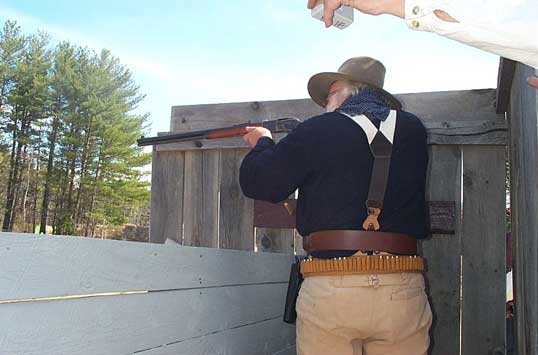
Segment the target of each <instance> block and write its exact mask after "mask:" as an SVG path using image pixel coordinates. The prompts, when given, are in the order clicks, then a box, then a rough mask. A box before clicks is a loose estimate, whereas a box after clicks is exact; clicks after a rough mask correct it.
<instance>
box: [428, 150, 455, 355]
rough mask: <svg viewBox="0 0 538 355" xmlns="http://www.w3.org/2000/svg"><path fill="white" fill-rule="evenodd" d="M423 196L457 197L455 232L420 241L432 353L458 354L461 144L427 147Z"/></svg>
mask: <svg viewBox="0 0 538 355" xmlns="http://www.w3.org/2000/svg"><path fill="white" fill-rule="evenodd" d="M429 158H430V159H429V166H428V181H427V190H426V198H428V199H444V200H450V199H453V200H455V201H456V204H455V208H456V213H455V215H456V216H458V217H457V218H456V220H455V229H456V234H455V235H447V234H435V235H432V236H431V237H429V238H428V239H426V240H422V241H421V242H420V243H419V248H420V249H421V253H422V255H423V256H424V258H425V259H426V263H427V272H426V274H425V278H426V283H427V289H428V295H429V300H430V304H431V308H432V311H433V315H434V321H433V325H432V329H431V331H430V334H431V335H432V339H431V342H432V345H431V354H432V355H446V354H458V353H459V346H460V328H459V324H460V273H461V267H460V264H461V263H460V254H461V218H459V216H460V212H461V201H460V191H461V186H460V185H461V184H460V181H461V179H460V176H461V154H460V148H458V147H454V146H435V147H431V148H430V152H429Z"/></svg>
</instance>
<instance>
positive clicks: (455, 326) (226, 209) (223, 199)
mask: <svg viewBox="0 0 538 355" xmlns="http://www.w3.org/2000/svg"><path fill="white" fill-rule="evenodd" d="M495 96H496V93H495V90H471V91H454V92H439V93H419V94H403V95H398V97H399V98H400V99H401V100H402V102H403V104H404V108H405V109H406V110H408V111H410V112H413V113H415V114H416V115H417V116H419V117H420V118H422V119H423V121H424V122H425V125H426V128H427V130H428V141H429V144H430V148H429V149H430V167H429V172H428V174H429V178H428V186H427V199H428V200H430V201H455V202H456V233H455V234H450V235H449V234H446V235H443V234H435V235H433V236H431V237H430V238H428V239H427V240H425V241H423V242H422V243H421V246H420V247H421V249H422V253H423V255H424V256H425V257H426V258H427V259H428V261H427V263H428V270H427V273H426V278H427V282H428V291H429V295H430V301H431V303H432V308H433V312H434V326H433V328H432V348H431V354H433V355H446V354H457V353H459V352H460V349H461V350H462V354H464V355H474V354H482V353H484V354H488V353H490V354H495V353H496V352H498V351H499V349H503V347H504V344H505V339H504V328H505V325H504V301H505V300H504V297H505V296H504V292H505V290H504V286H505V282H504V268H503V267H501V265H503V263H504V252H505V244H504V235H505V230H504V224H503V222H504V198H505V197H504V174H505V169H504V159H505V157H504V152H505V146H506V143H507V124H506V120H505V117H504V115H503V114H497V113H496V112H495V99H496V97H495ZM319 113H321V110H320V108H319V107H317V106H316V105H315V104H313V103H312V102H311V101H310V100H288V101H274V102H254V103H234V104H216V105H199V106H183V107H181V106H178V107H174V108H173V110H172V122H171V131H173V132H185V131H190V130H198V129H207V128H210V127H215V128H216V127H223V126H227V125H233V124H238V123H242V122H245V121H248V120H251V121H253V122H259V121H262V120H264V119H276V118H281V117H289V116H292V117H298V118H300V119H305V118H308V117H310V116H313V115H316V114H319ZM278 138H280V137H278ZM245 148H247V146H246V145H245V144H244V142H243V141H242V140H241V139H228V140H218V141H200V142H187V143H171V144H165V145H160V146H158V147H157V149H156V151H155V153H154V154H155V155H154V159H155V158H157V159H158V160H159V154H161V153H165V152H169V153H174V154H176V155H178V156H181V155H184V156H185V157H186V158H185V159H186V161H190V160H189V159H193V161H192V162H191V163H189V164H191V165H196V166H199V165H200V164H201V163H200V162H199V161H198V162H197V163H195V162H194V161H195V160H196V159H198V160H200V159H203V157H202V155H200V152H217V151H218V152H220V153H219V155H220V158H216V159H220V163H219V164H217V163H215V164H214V168H213V169H217V168H216V166H218V167H219V169H220V170H219V172H218V173H216V172H215V173H211V175H212V176H219V179H220V184H219V191H218V192H217V194H218V195H219V196H220V198H218V201H219V203H220V206H219V207H218V208H219V211H218V213H217V215H218V216H219V221H218V224H219V227H218V228H217V229H218V231H217V235H218V245H219V246H220V247H225V248H235V249H246V250H252V248H253V247H255V248H256V249H257V250H258V251H269V252H281V253H293V252H294V251H296V252H297V253H302V248H301V238H300V236H298V235H297V234H296V233H294V232H292V231H291V230H285V229H280V230H279V229H270V228H256V230H253V229H249V228H250V227H251V226H252V224H251V225H250V226H249V225H248V223H246V222H247V221H248V220H251V218H252V215H251V213H252V202H251V201H249V200H248V199H245V198H243V197H242V195H241V191H240V188H239V185H238V182H237V171H238V170H237V168H238V167H239V164H240V159H241V158H242V157H243V156H244V154H245V152H246V151H247V150H245ZM193 152H195V153H198V154H197V155H193V156H192V158H187V156H189V155H191V154H192V153H193ZM214 154H215V155H216V153H214ZM165 163H166V162H164V161H163V164H165ZM159 164H161V163H160V162H157V165H159ZM198 170H199V169H198ZM191 174H192V175H196V174H198V175H199V172H196V170H192V171H189V170H185V181H189V179H192V178H191V177H190V176H189V175H191ZM156 179H160V178H156ZM194 180H195V181H201V180H202V179H200V178H194ZM212 181H213V183H212V185H211V186H215V183H214V180H212ZM201 184H202V187H201V189H202V190H203V188H204V187H203V186H204V184H205V182H202V183H201ZM189 186H191V185H189ZM153 188H155V187H153ZM156 188H157V189H160V188H165V189H168V188H169V187H168V186H166V185H161V186H157V187H156ZM198 188H200V187H198ZM189 190H190V191H189V192H187V190H186V191H185V194H186V195H187V194H189V193H191V191H195V190H194V189H192V188H191V187H189ZM199 191H200V190H198V191H197V192H195V193H194V196H199ZM203 191H204V192H203V193H202V196H205V190H203ZM212 191H213V192H212V194H215V192H214V188H213V190H212ZM158 194H159V195H161V196H163V195H166V196H169V195H172V194H173V193H172V192H170V193H162V192H159V193H158ZM193 199H196V197H191V198H190V200H185V199H184V200H183V202H182V206H184V208H191V207H190V206H191V205H190V202H186V201H192V200H193ZM214 200H215V199H214ZM196 203H198V204H199V203H200V201H198V202H195V205H196ZM178 208H179V207H178ZM194 208H199V207H193V209H194ZM154 210H156V211H161V210H162V208H160V207H158V208H156V209H154V208H153V207H152V211H154ZM188 213H190V212H187V214H188ZM191 214H192V213H191ZM185 215H186V214H185V212H184V216H185ZM189 218H190V217H189ZM183 219H184V220H185V218H183ZM223 219H224V220H223ZM155 220H156V221H157V220H159V218H158V217H157V218H156V219H155ZM198 220H199V221H206V219H204V218H201V217H198ZM152 221H153V220H152ZM192 223H193V224H198V223H194V222H192ZM185 226H186V224H185ZM187 229H188V228H186V227H185V235H186V233H187ZM156 230H160V228H159V227H157V228H156ZM249 233H254V236H253V235H252V234H249ZM239 235H241V236H242V239H234V240H232V239H230V236H232V237H236V236H239ZM184 238H185V237H184ZM202 239H203V240H205V241H203V242H200V243H199V244H200V245H206V246H214V245H215V243H213V244H204V243H208V242H207V240H206V239H205V238H203V237H201V238H198V239H197V240H202ZM152 240H155V241H158V240H162V237H160V236H156V237H155V238H152ZM190 240H191V239H188V238H185V239H184V241H185V243H186V244H189V245H198V244H192V242H191V241H190ZM462 273H463V277H462ZM460 312H462V313H461V314H462V316H460ZM460 330H463V334H460Z"/></svg>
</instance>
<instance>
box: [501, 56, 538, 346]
mask: <svg viewBox="0 0 538 355" xmlns="http://www.w3.org/2000/svg"><path fill="white" fill-rule="evenodd" d="M533 74H534V75H538V74H537V73H536V71H535V70H533V69H532V68H530V67H528V66H524V65H521V64H518V65H517V67H516V70H515V75H514V82H513V85H512V93H511V98H510V107H509V115H508V119H509V124H510V175H511V204H510V205H511V209H512V214H511V216H512V252H513V257H514V298H515V307H516V313H517V317H516V318H515V322H516V336H517V353H518V354H520V355H531V354H536V353H538V272H537V270H538V202H537V201H538V164H536V162H537V161H538V91H537V90H533V89H531V88H529V87H528V85H527V83H526V78H527V77H528V76H530V75H533Z"/></svg>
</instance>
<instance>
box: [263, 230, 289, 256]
mask: <svg viewBox="0 0 538 355" xmlns="http://www.w3.org/2000/svg"><path fill="white" fill-rule="evenodd" d="M293 243H294V230H293V229H280V228H256V245H257V248H258V252H266V253H284V254H293Z"/></svg>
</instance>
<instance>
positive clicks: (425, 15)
mask: <svg viewBox="0 0 538 355" xmlns="http://www.w3.org/2000/svg"><path fill="white" fill-rule="evenodd" d="M405 21H406V23H407V26H408V27H409V28H411V29H413V30H418V31H429V32H435V33H437V34H440V35H442V36H444V37H447V38H450V39H453V40H456V41H459V42H462V43H464V44H467V45H470V46H473V47H476V48H479V49H482V50H485V51H487V52H490V53H494V54H497V55H500V56H502V57H505V58H509V59H513V60H515V61H518V62H521V63H524V64H527V65H529V66H531V67H534V68H538V2H536V0H521V1H506V0H465V1H463V0H405Z"/></svg>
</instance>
